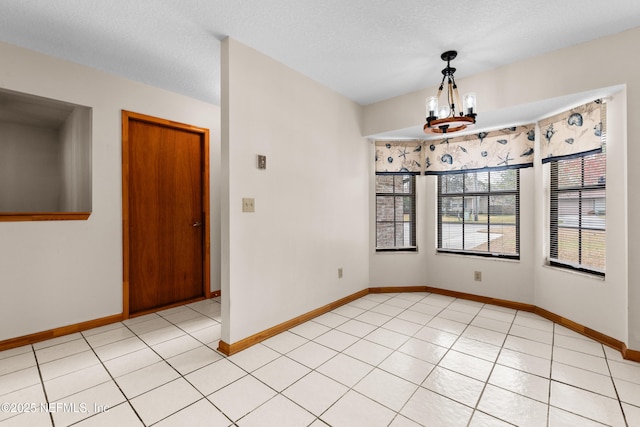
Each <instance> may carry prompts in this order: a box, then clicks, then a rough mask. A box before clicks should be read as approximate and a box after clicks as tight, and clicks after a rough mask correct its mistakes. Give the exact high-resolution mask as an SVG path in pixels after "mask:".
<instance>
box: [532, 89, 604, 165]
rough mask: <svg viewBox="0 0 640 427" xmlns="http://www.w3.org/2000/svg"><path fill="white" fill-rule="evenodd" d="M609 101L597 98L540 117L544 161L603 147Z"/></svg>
mask: <svg viewBox="0 0 640 427" xmlns="http://www.w3.org/2000/svg"><path fill="white" fill-rule="evenodd" d="M605 122H606V110H605V104H604V103H602V102H600V101H593V102H590V103H588V104H585V105H581V106H580V107H577V108H573V109H571V110H569V111H565V112H563V113H561V114H557V115H555V116H553V117H549V118H546V119H544V120H540V122H539V123H538V125H539V126H540V133H541V134H542V135H541V137H540V154H541V156H542V163H547V162H550V161H552V160H557V159H559V158H567V157H574V156H582V155H585V154H589V153H597V152H600V151H602V145H603V143H604V135H605Z"/></svg>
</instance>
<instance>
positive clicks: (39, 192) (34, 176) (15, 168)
mask: <svg viewBox="0 0 640 427" xmlns="http://www.w3.org/2000/svg"><path fill="white" fill-rule="evenodd" d="M0 141H1V143H0V211H2V212H16V211H20V212H34V211H35V212H37V211H40V212H47V211H49V212H55V211H57V210H59V208H60V206H59V194H60V164H59V163H58V153H59V152H60V141H59V140H58V131H57V130H56V129H48V128H39V127H38V128H36V127H32V126H27V125H23V124H17V123H7V122H0ZM16 159H18V160H17V161H16Z"/></svg>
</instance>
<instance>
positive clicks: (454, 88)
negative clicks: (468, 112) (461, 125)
mask: <svg viewBox="0 0 640 427" xmlns="http://www.w3.org/2000/svg"><path fill="white" fill-rule="evenodd" d="M453 90H454V92H455V95H456V102H457V103H458V108H459V109H460V111H458V113H459V114H460V115H461V116H462V115H463V106H462V103H461V102H460V92H458V85H456V84H455V81H454V83H453ZM454 115H455V114H454Z"/></svg>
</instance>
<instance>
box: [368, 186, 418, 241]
mask: <svg viewBox="0 0 640 427" xmlns="http://www.w3.org/2000/svg"><path fill="white" fill-rule="evenodd" d="M376 250H377V251H385V250H387V251H388V250H403V251H415V250H416V177H415V175H414V174H376Z"/></svg>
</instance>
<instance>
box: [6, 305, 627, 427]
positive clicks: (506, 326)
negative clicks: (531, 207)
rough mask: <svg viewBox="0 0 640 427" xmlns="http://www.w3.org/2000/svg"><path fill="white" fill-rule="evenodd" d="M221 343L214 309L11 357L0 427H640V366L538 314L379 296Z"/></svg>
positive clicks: (191, 309) (115, 328) (121, 326)
mask: <svg viewBox="0 0 640 427" xmlns="http://www.w3.org/2000/svg"><path fill="white" fill-rule="evenodd" d="M219 339H220V303H219V301H216V300H208V301H201V302H198V303H195V304H191V305H188V306H183V307H178V308H174V309H170V310H166V311H163V312H159V313H157V314H151V315H146V316H143V317H138V318H134V319H130V320H127V321H124V322H122V323H117V324H112V325H108V326H104V327H101V328H96V329H92V330H89V331H85V332H82V333H77V334H73V335H68V336H64V337H61V338H57V339H53V340H49V341H44V342H40V343H37V344H34V345H29V346H24V347H20V348H16V349H12V350H8V351H4V352H0V405H1V406H0V426H1V427H5V426H29V427H34V426H52V425H55V426H68V425H77V426H82V427H85V426H118V427H127V426H152V425H153V426H159V427H165V426H242V427H252V426H260V427H270V426H277V427H288V426H292V427H293V426H311V427H321V426H327V425H328V426H335V427H357V426H365V427H375V426H392V427H400V426H402V427H409V426H458V425H460V426H506V425H522V426H599V425H613V426H624V425H628V426H640V364H638V363H633V362H629V361H624V360H623V359H622V358H621V356H620V354H619V353H618V352H617V351H614V350H612V349H610V348H608V347H603V346H602V345H601V344H598V343H596V342H594V341H592V340H589V339H587V338H585V337H583V336H581V335H578V334H576V333H574V332H572V331H570V330H568V329H566V328H564V327H562V326H559V325H556V324H554V323H552V322H549V321H547V320H545V319H542V318H540V317H538V316H536V315H533V314H531V313H527V312H521V311H515V310H510V309H505V308H501V307H496V306H491V305H483V304H479V303H476V302H471V301H466V300H460V299H454V298H449V297H445V296H441V295H436V294H427V293H400V294H370V295H367V296H365V297H363V298H361V299H358V300H356V301H354V302H352V303H350V304H348V305H345V306H342V307H340V308H338V309H336V310H334V311H333V312H330V313H327V314H324V315H322V316H319V317H317V318H315V319H314V320H312V321H309V322H307V323H304V324H302V325H300V326H297V327H295V328H292V329H291V330H289V331H287V332H284V333H282V334H280V335H277V336H275V337H273V338H271V339H269V340H267V341H264V342H263V343H261V344H258V345H255V346H253V347H251V348H249V349H247V350H245V351H243V352H240V353H238V354H236V355H233V356H232V357H224V356H223V355H221V354H219V353H218V352H216V351H215V349H216V348H217V345H218V340H219Z"/></svg>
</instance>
